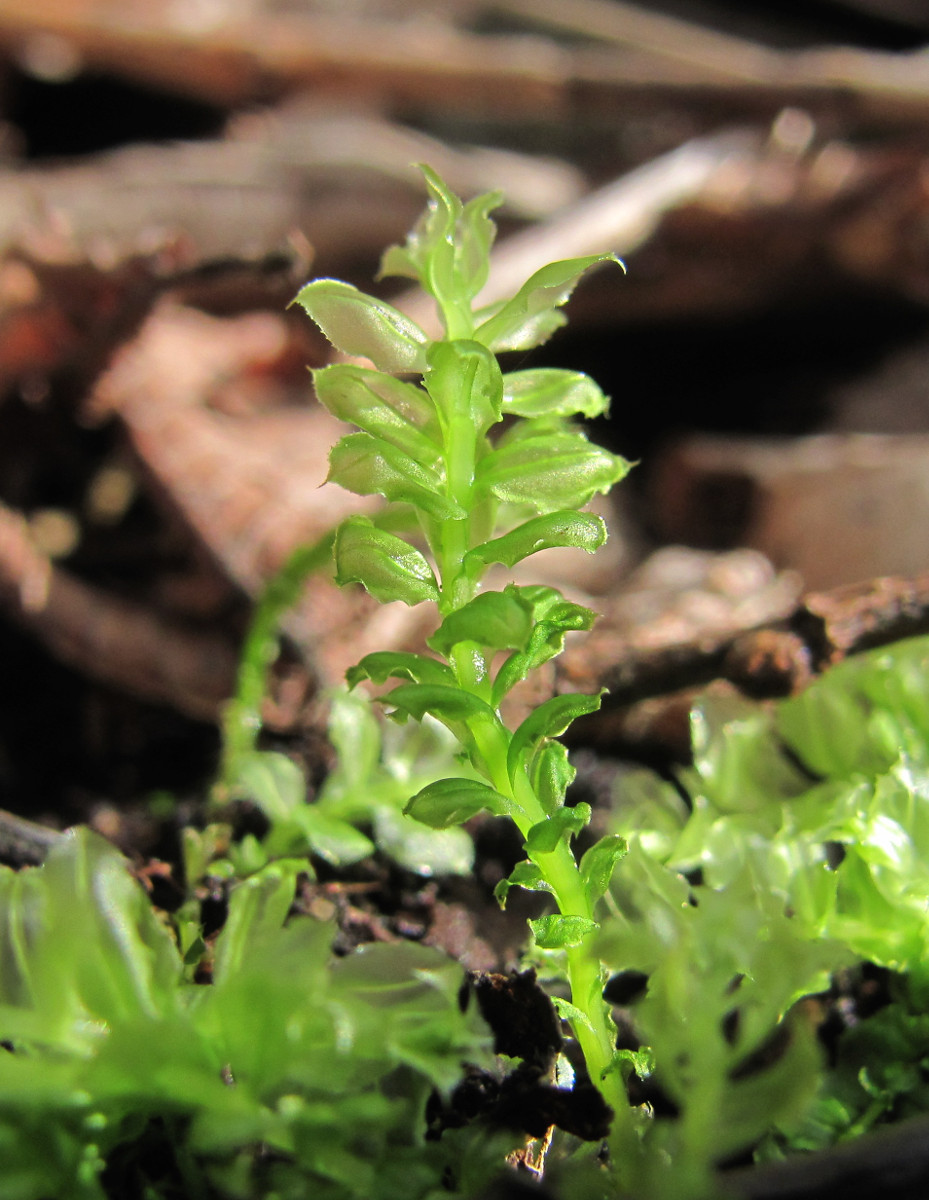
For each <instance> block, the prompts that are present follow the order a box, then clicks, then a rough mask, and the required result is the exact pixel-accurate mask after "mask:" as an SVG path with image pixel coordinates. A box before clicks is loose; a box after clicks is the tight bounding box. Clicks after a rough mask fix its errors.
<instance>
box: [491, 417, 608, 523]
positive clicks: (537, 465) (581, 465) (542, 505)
mask: <svg viewBox="0 0 929 1200" xmlns="http://www.w3.org/2000/svg"><path fill="white" fill-rule="evenodd" d="M629 469H630V464H629V463H628V462H627V461H626V460H625V459H624V458H620V457H619V456H618V455H616V454H611V453H610V452H609V451H608V450H603V449H602V448H601V447H600V446H595V445H593V444H592V443H590V442H588V440H587V438H586V437H585V436H584V435H583V434H582V433H579V432H577V431H574V432H561V431H556V432H547V431H545V430H541V431H540V430H534V431H532V432H531V433H529V434H527V435H526V436H520V437H518V438H514V439H513V440H512V441H509V442H507V444H505V445H501V446H499V447H498V448H497V449H496V450H493V451H492V452H491V453H490V454H488V455H487V456H486V457H485V458H483V459H482V460H481V462H480V464H479V466H478V473H477V477H476V480H475V483H476V487H477V489H478V492H479V493H481V492H484V493H486V492H489V493H491V494H492V495H494V496H496V497H497V499H499V500H506V501H509V502H511V503H518V504H528V505H531V506H532V508H534V509H535V510H536V511H537V512H540V513H551V512H557V511H558V510H559V509H569V508H581V507H582V506H583V505H585V504H586V503H587V502H588V501H589V500H590V499H591V497H592V496H593V495H594V494H595V493H596V492H608V491H609V490H610V488H611V487H612V486H613V485H614V484H615V483H618V482H619V481H620V480H621V479H623V478H624V477H625V476H626V475H627V474H628V472H629Z"/></svg>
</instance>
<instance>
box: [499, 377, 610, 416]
mask: <svg viewBox="0 0 929 1200" xmlns="http://www.w3.org/2000/svg"><path fill="white" fill-rule="evenodd" d="M609 407H610V401H609V397H608V396H605V395H604V393H603V392H602V391H601V389H600V388H599V387H598V386H597V384H596V383H594V381H593V380H592V379H591V377H590V376H589V375H585V374H584V372H583V371H567V370H564V369H563V368H560V367H532V368H530V369H529V370H526V371H511V372H509V373H508V374H506V375H504V376H503V411H504V412H505V413H510V414H512V415H513V416H516V417H573V416H574V415H575V414H579V415H580V416H582V417H600V416H602V415H603V414H604V413H605V412H607V411H608V409H609Z"/></svg>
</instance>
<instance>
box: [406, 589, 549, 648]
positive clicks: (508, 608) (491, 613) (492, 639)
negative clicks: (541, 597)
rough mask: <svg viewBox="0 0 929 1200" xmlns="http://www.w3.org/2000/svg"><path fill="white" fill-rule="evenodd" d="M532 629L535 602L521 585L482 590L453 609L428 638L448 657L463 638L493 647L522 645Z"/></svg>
mask: <svg viewBox="0 0 929 1200" xmlns="http://www.w3.org/2000/svg"><path fill="white" fill-rule="evenodd" d="M531 631H532V606H531V605H530V604H529V603H528V602H527V601H526V600H524V599H523V598H522V597H521V596H520V594H519V591H518V589H516V588H506V589H505V590H504V591H502V592H481V593H480V594H479V595H477V596H475V597H474V599H473V600H471V601H469V602H468V603H467V604H465V605H463V606H462V607H461V608H459V609H457V610H456V611H455V612H452V613H449V615H448V616H447V617H446V618H445V620H444V621H443V622H442V624H441V625H440V626H439V628H438V629H437V630H436V631H435V633H434V634H433V635H432V636H431V637H430V638H429V639H428V644H429V645H430V646H431V648H432V649H433V650H435V651H436V652H437V653H439V654H443V655H445V656H446V657H448V655H449V654H450V653H451V650H452V648H453V647H454V646H457V645H459V644H460V643H461V642H475V643H476V644H477V645H478V646H482V647H486V648H487V649H491V650H509V649H513V648H515V647H520V646H523V645H524V644H525V642H526V641H527V640H528V638H529V635H530V633H531Z"/></svg>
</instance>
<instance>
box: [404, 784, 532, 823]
mask: <svg viewBox="0 0 929 1200" xmlns="http://www.w3.org/2000/svg"><path fill="white" fill-rule="evenodd" d="M511 807H512V805H511V804H510V802H509V801H508V800H507V799H506V797H505V796H501V794H500V793H499V792H498V791H496V790H495V789H494V788H492V787H490V786H488V785H487V784H486V783H480V782H479V781H478V780H476V779H438V780H436V782H435V783H430V784H428V786H426V787H424V788H423V789H422V790H421V791H419V792H417V793H416V795H415V796H413V798H412V799H411V800H410V802H409V803H408V804H407V806H406V808H405V809H404V810H403V811H404V812H405V813H407V814H408V815H409V816H411V817H415V818H416V820H417V821H421V822H422V823H423V824H424V825H429V826H430V827H431V828H433V829H447V828H448V827H449V826H450V825H461V824H462V823H463V822H464V821H468V820H470V818H471V817H473V816H476V815H477V813H479V812H483V811H484V810H486V811H487V812H491V813H493V814H494V815H495V816H503V815H504V814H505V813H507V812H508V811H509V810H510V808H511Z"/></svg>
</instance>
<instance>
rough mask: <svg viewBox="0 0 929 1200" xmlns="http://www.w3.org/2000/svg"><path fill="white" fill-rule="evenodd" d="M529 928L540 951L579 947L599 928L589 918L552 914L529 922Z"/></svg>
mask: <svg viewBox="0 0 929 1200" xmlns="http://www.w3.org/2000/svg"><path fill="white" fill-rule="evenodd" d="M529 928H530V929H531V930H532V936H533V937H534V938H535V944H536V945H537V946H538V947H539V949H540V950H563V949H566V948H567V947H568V946H579V945H580V944H581V942H583V940H584V938H586V937H587V936H588V934H591V933H593V932H594V930H596V929H599V928H600V926H599V925H598V924H597V922H596V921H591V920H590V918H589V917H563V916H559V915H557V914H554V913H552V914H549V915H548V916H545V917H539V918H538V920H535V921H530V922H529Z"/></svg>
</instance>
